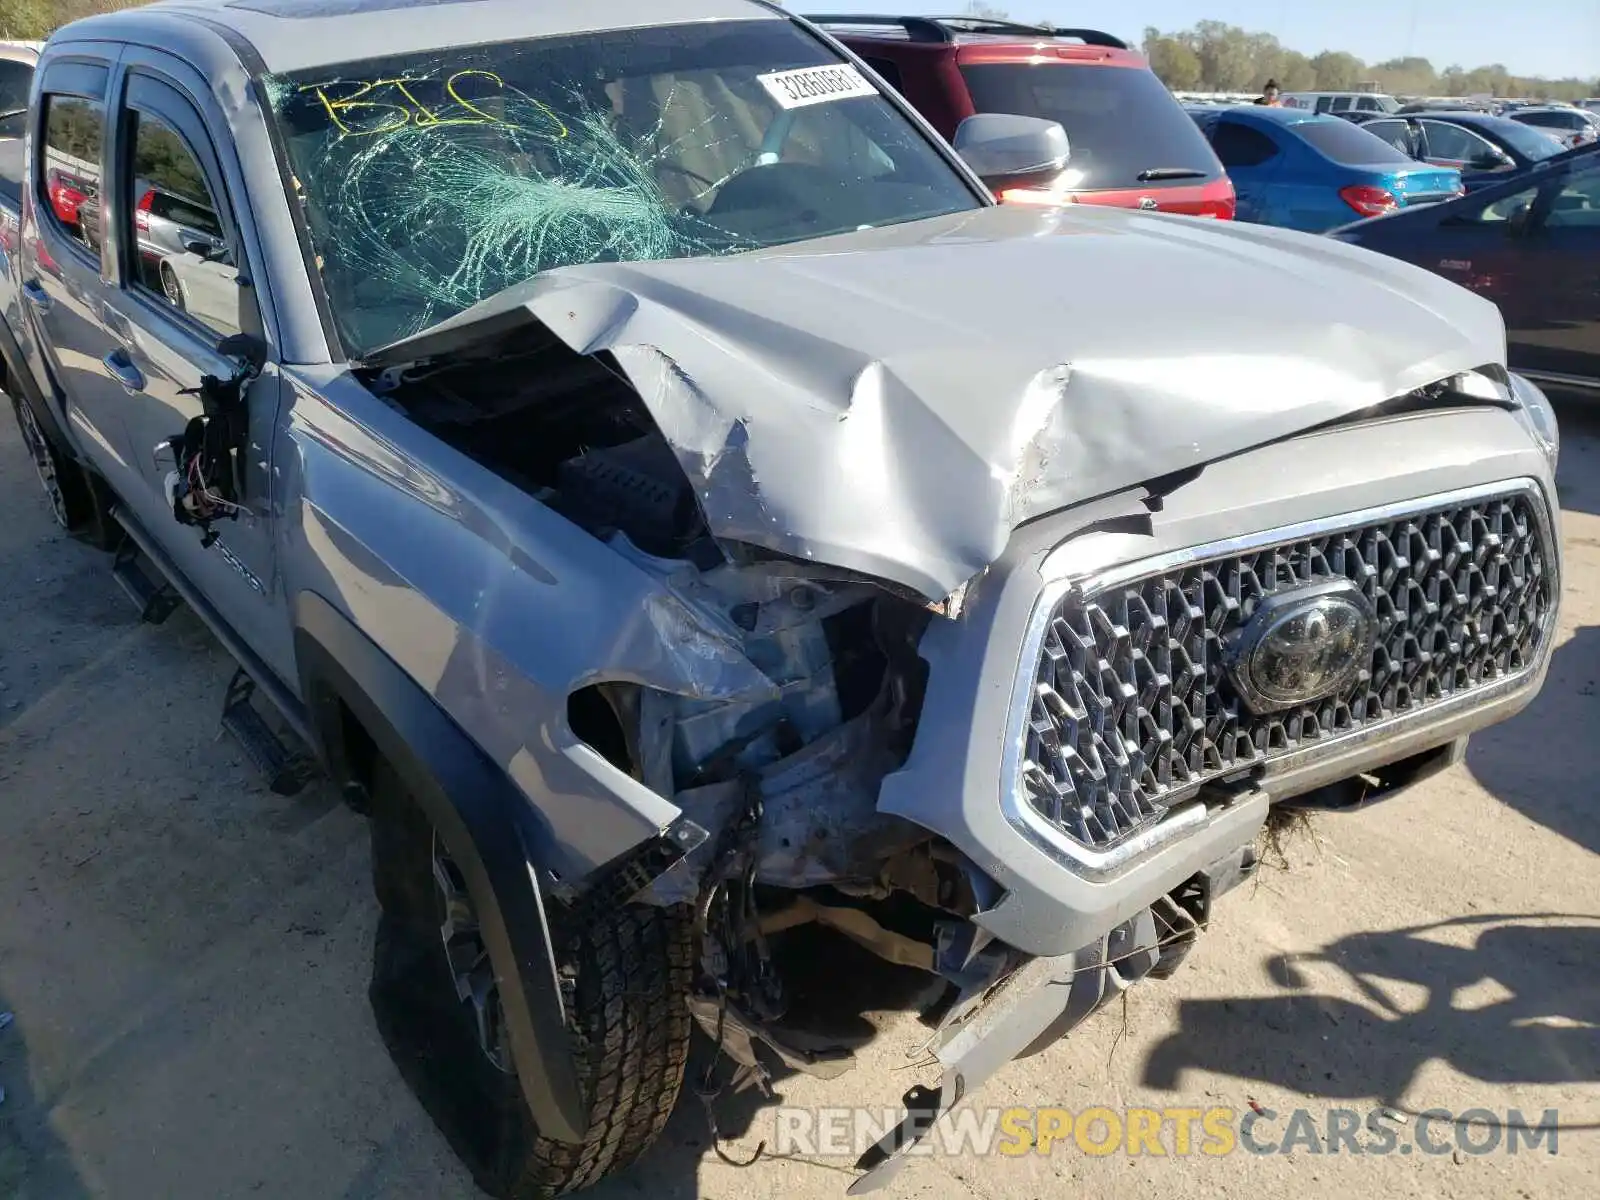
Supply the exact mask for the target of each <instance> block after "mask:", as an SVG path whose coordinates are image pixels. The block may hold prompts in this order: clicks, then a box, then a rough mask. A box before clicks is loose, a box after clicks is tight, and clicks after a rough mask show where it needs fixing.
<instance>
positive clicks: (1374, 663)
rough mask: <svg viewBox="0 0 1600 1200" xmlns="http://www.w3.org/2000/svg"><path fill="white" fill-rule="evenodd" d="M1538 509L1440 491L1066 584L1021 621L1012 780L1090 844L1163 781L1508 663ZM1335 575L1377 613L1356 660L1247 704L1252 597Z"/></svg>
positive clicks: (1197, 775)
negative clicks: (1244, 679) (1288, 700)
mask: <svg viewBox="0 0 1600 1200" xmlns="http://www.w3.org/2000/svg"><path fill="white" fill-rule="evenodd" d="M1538 503H1539V502H1538V501H1537V500H1536V499H1535V498H1534V495H1533V494H1532V493H1531V492H1525V491H1519V492H1516V493H1513V494H1506V495H1500V496H1493V497H1487V498H1481V497H1480V498H1471V499H1467V500H1458V501H1457V502H1455V503H1451V504H1448V505H1441V506H1440V507H1436V508H1431V509H1424V510H1422V511H1419V512H1415V513H1412V514H1410V515H1406V516H1400V517H1393V516H1388V515H1385V516H1384V517H1382V518H1381V519H1378V520H1369V521H1366V522H1360V523H1357V524H1354V525H1352V526H1348V527H1345V528H1342V529H1341V528H1334V529H1332V530H1330V531H1328V532H1321V531H1318V532H1317V533H1315V534H1314V535H1311V536H1307V537H1300V538H1298V539H1295V540H1285V541H1280V542H1277V543H1275V544H1268V545H1265V546H1262V547H1261V548H1251V549H1250V550H1248V551H1245V552H1242V553H1232V554H1228V555H1219V556H1216V557H1206V556H1205V554H1204V552H1203V551H1201V552H1200V553H1199V554H1197V555H1192V556H1189V561H1185V562H1183V563H1182V564H1180V565H1177V566H1173V567H1171V568H1170V569H1167V570H1161V571H1158V572H1156V573H1151V574H1148V575H1145V576H1142V577H1139V578H1135V579H1133V580H1131V581H1130V582H1119V583H1116V584H1115V585H1113V586H1104V587H1099V588H1098V590H1093V591H1090V592H1089V593H1088V594H1082V593H1079V592H1075V591H1074V592H1068V593H1067V594H1066V595H1065V596H1064V597H1063V598H1061V599H1060V600H1058V601H1056V602H1055V604H1054V605H1053V607H1052V608H1051V610H1050V612H1049V613H1048V615H1047V616H1045V615H1044V614H1041V617H1042V619H1043V621H1044V625H1043V629H1042V630H1041V629H1040V627H1039V624H1038V623H1037V622H1036V623H1035V625H1034V626H1033V630H1034V634H1033V638H1032V639H1030V645H1033V644H1037V645H1038V646H1039V651H1038V659H1037V671H1036V675H1035V678H1034V681H1033V682H1034V687H1033V689H1032V695H1031V700H1030V701H1029V702H1028V710H1027V712H1026V713H1025V715H1024V717H1023V719H1024V721H1025V726H1024V728H1023V729H1022V730H1021V731H1020V736H1021V739H1022V756H1021V765H1020V771H1019V775H1020V778H1018V779H1016V781H1015V784H1016V786H1018V787H1019V788H1020V789H1021V792H1022V796H1023V798H1024V800H1025V802H1026V803H1027V804H1028V805H1029V806H1031V808H1032V809H1033V811H1034V812H1036V813H1037V814H1038V815H1040V816H1042V817H1043V818H1044V819H1045V820H1046V821H1048V822H1049V823H1050V824H1051V825H1052V826H1053V827H1054V828H1056V829H1057V830H1059V831H1060V832H1061V833H1063V834H1065V835H1066V836H1067V837H1068V838H1071V839H1072V840H1073V841H1075V842H1077V843H1079V844H1080V845H1082V846H1084V847H1086V848H1089V849H1092V850H1103V849H1106V848H1109V847H1111V846H1114V845H1116V844H1117V843H1119V842H1121V841H1123V840H1125V839H1126V838H1128V837H1129V836H1131V835H1133V834H1135V833H1137V832H1139V831H1140V830H1142V829H1144V828H1146V827H1148V826H1150V825H1152V824H1153V823H1155V822H1156V821H1158V820H1159V819H1160V818H1161V816H1162V815H1163V814H1164V813H1165V812H1166V808H1167V803H1166V801H1167V800H1168V798H1169V797H1171V796H1172V794H1173V793H1175V792H1179V791H1183V790H1185V789H1190V788H1192V787H1193V786H1194V785H1197V784H1200V783H1203V782H1205V781H1206V780H1208V779H1214V778H1218V777H1221V776H1225V775H1230V774H1234V773H1236V772H1238V771H1240V770H1243V769H1247V768H1250V767H1252V766H1255V765H1257V764H1260V763H1264V762H1267V761H1269V760H1270V759H1271V758H1272V757H1273V756H1274V755H1277V754H1280V753H1285V752H1288V751H1290V750H1300V749H1304V748H1306V747H1307V746H1310V745H1314V744H1315V743H1317V742H1319V741H1326V740H1329V739H1332V738H1335V737H1338V736H1340V735H1343V734H1346V733H1349V732H1352V731H1355V730H1358V729H1361V728H1363V727H1367V726H1371V725H1373V724H1376V723H1379V722H1382V721H1387V720H1391V719H1394V718H1398V717H1404V716H1407V715H1410V714H1414V713H1418V712H1419V711H1420V710H1423V709H1425V708H1427V707H1428V706H1429V705H1432V704H1436V703H1439V702H1440V701H1443V700H1445V699H1447V698H1449V697H1452V696H1456V695H1459V694H1461V693H1464V692H1469V691H1471V690H1472V689H1474V688H1478V687H1482V686H1484V685H1486V684H1489V683H1491V682H1493V681H1495V680H1498V679H1502V678H1505V677H1507V676H1512V675H1516V674H1518V673H1520V672H1522V671H1523V670H1524V669H1526V668H1527V667H1529V666H1531V665H1532V664H1533V663H1534V662H1535V661H1536V660H1537V658H1538V655H1539V651H1540V649H1541V646H1542V642H1543V639H1544V638H1545V636H1546V635H1547V630H1546V624H1547V617H1548V616H1549V614H1550V612H1551V605H1552V603H1553V601H1554V584H1553V576H1554V572H1553V569H1552V567H1553V564H1552V563H1550V562H1549V561H1548V555H1549V553H1550V548H1549V547H1548V546H1547V545H1546V544H1545V542H1546V540H1547V538H1548V536H1549V535H1548V533H1547V526H1546V525H1545V524H1544V523H1543V522H1542V521H1541V519H1540V514H1541V511H1542V510H1541V509H1539V508H1538V507H1536V505H1538ZM1291 532H1293V531H1291ZM1338 579H1347V580H1350V581H1351V582H1353V583H1354V584H1356V585H1357V586H1358V587H1359V588H1360V589H1361V591H1362V593H1363V594H1364V595H1365V596H1366V598H1367V600H1368V601H1369V602H1370V603H1371V604H1372V606H1373V608H1374V610H1375V611H1376V613H1377V616H1378V636H1377V642H1376V646H1375V649H1374V650H1373V653H1372V660H1371V663H1370V664H1369V665H1368V667H1367V669H1366V670H1365V671H1364V672H1363V673H1362V675H1361V676H1360V678H1359V679H1358V680H1357V681H1356V683H1354V684H1353V685H1352V686H1351V687H1350V688H1348V689H1346V691H1345V692H1344V693H1343V694H1339V695H1335V696H1331V697H1329V698H1327V699H1325V700H1321V701H1317V702H1315V703H1312V704H1308V705H1304V706H1301V707H1297V708H1290V709H1288V710H1285V711H1279V712H1274V713H1269V714H1265V715H1257V714H1255V713H1252V712H1251V711H1250V710H1249V709H1248V708H1246V707H1245V705H1244V704H1243V702H1242V701H1241V700H1240V698H1239V697H1238V696H1237V695H1236V694H1235V692H1234V689H1233V686H1232V683H1231V681H1230V679H1229V677H1228V673H1227V671H1226V670H1225V667H1224V656H1225V651H1226V649H1227V647H1228V646H1229V644H1230V643H1231V642H1232V640H1233V639H1234V638H1236V637H1237V635H1238V633H1239V631H1240V628H1241V626H1242V625H1243V624H1244V623H1245V621H1247V620H1248V619H1249V617H1250V614H1251V612H1252V611H1253V610H1254V608H1255V606H1256V604H1257V603H1258V602H1259V601H1260V600H1261V598H1262V597H1264V596H1267V595H1270V594H1271V593H1273V592H1276V591H1281V590H1283V589H1285V588H1291V587H1298V586H1301V585H1303V584H1308V583H1313V582H1317V581H1324V580H1338ZM1094 586H1096V585H1091V587H1094Z"/></svg>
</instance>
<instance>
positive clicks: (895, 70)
mask: <svg viewBox="0 0 1600 1200" xmlns="http://www.w3.org/2000/svg"><path fill="white" fill-rule="evenodd" d="M807 19H808V20H809V21H811V22H812V23H813V24H816V25H820V26H822V27H823V28H825V29H826V30H827V32H828V33H829V34H831V35H832V36H833V37H835V38H837V39H838V40H839V41H841V42H843V43H844V44H845V45H846V46H848V47H849V48H850V49H851V50H853V51H855V52H856V54H858V55H860V56H861V57H862V58H863V59H865V60H866V62H867V65H868V66H870V67H872V69H873V70H875V71H877V72H878V74H879V75H881V76H883V78H884V80H885V81H887V82H888V83H889V84H890V85H891V86H893V87H894V88H896V89H897V90H898V91H899V92H900V93H901V94H902V95H904V96H905V97H906V99H907V100H909V101H910V102H911V103H912V104H913V105H915V106H916V108H917V109H918V110H919V111H920V112H921V113H922V115H923V116H924V117H926V118H927V119H928V121H929V122H930V123H931V124H932V125H933V126H934V128H935V129H937V130H938V131H939V132H940V133H941V134H942V135H944V137H946V138H951V137H953V136H954V135H955V131H956V126H957V125H959V124H961V122H962V121H964V120H965V119H966V118H968V117H970V116H972V115H973V114H974V113H1021V114H1023V115H1024V116H1030V117H1044V118H1046V119H1048V120H1052V121H1059V122H1060V123H1061V125H1062V127H1063V128H1065V129H1066V131H1067V137H1068V139H1069V140H1070V142H1071V145H1072V160H1071V162H1070V163H1069V164H1068V166H1067V169H1066V171H1065V172H1064V174H1063V176H1062V178H1061V180H1060V181H1059V183H1058V185H1057V188H1058V192H1057V193H1053V194H1055V195H1059V192H1060V191H1065V192H1067V193H1070V195H1071V198H1072V199H1073V200H1076V201H1077V202H1078V203H1080V204H1110V205H1117V206H1119V207H1123V208H1146V209H1149V208H1157V209H1160V210H1162V211H1163V212H1175V213H1188V214H1190V215H1192V216H1197V217H1220V218H1223V219H1227V218H1231V217H1232V216H1233V206H1234V195H1233V184H1232V183H1230V182H1229V181H1228V176H1227V174H1226V172H1224V170H1223V168H1222V164H1221V163H1220V162H1218V161H1217V156H1216V155H1215V154H1214V153H1212V150H1211V147H1210V145H1209V144H1208V143H1207V142H1206V140H1205V138H1204V137H1203V136H1202V135H1201V134H1200V132H1199V130H1198V129H1196V128H1195V123H1194V122H1193V121H1191V120H1190V119H1189V117H1188V116H1187V115H1186V114H1185V113H1184V111H1183V109H1182V107H1180V106H1179V104H1178V101H1177V100H1176V99H1175V98H1174V97H1173V95H1172V93H1171V92H1169V91H1167V89H1166V87H1165V86H1164V85H1163V84H1162V83H1161V81H1160V80H1159V79H1157V78H1156V77H1155V75H1154V74H1153V73H1152V72H1151V70H1150V68H1149V66H1148V65H1147V64H1146V63H1145V61H1144V59H1143V58H1142V57H1141V56H1139V55H1138V54H1135V53H1134V52H1133V51H1132V50H1130V49H1129V48H1128V44H1127V43H1126V42H1123V41H1121V40H1120V39H1118V38H1115V37H1112V36H1111V35H1110V34H1108V33H1100V32H1098V31H1097V30H1093V29H1055V28H1052V27H1050V26H1045V25H1018V24H1013V23H1012V22H1009V21H990V20H985V19H982V18H978V17H887V16H862V15H855V14H847V15H826V16H808V17H807ZM1037 198H1039V194H1038V193H1029V194H1022V195H1018V194H1013V193H1010V192H1008V193H1006V194H1004V195H1003V196H1002V197H1001V199H1003V200H1023V201H1026V200H1029V199H1037Z"/></svg>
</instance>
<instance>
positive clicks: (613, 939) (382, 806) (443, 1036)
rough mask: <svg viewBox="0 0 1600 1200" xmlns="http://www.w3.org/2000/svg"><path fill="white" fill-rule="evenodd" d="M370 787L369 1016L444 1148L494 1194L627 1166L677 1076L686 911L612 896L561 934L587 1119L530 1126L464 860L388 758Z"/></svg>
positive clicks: (684, 1039)
mask: <svg viewBox="0 0 1600 1200" xmlns="http://www.w3.org/2000/svg"><path fill="white" fill-rule="evenodd" d="M371 796H372V807H371V821H372V825H371V833H372V867H373V884H374V889H375V891H376V892H377V896H378V902H379V905H380V907H381V909H382V916H381V918H380V921H379V925H378V935H377V941H376V945H375V947H374V952H373V969H372V986H371V989H370V992H369V996H370V999H371V1002H372V1008H373V1014H374V1016H375V1018H376V1020H377V1023H378V1028H379V1031H380V1033H381V1034H382V1036H383V1039H384V1042H385V1044H386V1045H387V1046H388V1048H389V1052H390V1054H391V1055H392V1056H393V1057H394V1060H395V1063H396V1065H398V1066H399V1068H400V1072H401V1074H402V1075H403V1076H404V1077H405V1079H406V1082H407V1084H409V1085H410V1087H411V1089H412V1091H413V1092H415V1093H416V1095H417V1098H418V1099H419V1100H420V1101H421V1102H422V1105H423V1107H424V1108H425V1109H427V1111H428V1114H429V1116H431V1117H432V1118H433V1120H434V1122H435V1124H437V1125H438V1126H439V1128H440V1130H441V1132H443V1133H444V1135H445V1137H446V1139H447V1140H448V1141H449V1142H450V1145H451V1148H452V1149H454V1150H455V1152H456V1154H457V1155H459V1156H460V1157H461V1159H462V1160H463V1161H464V1162H465V1163H466V1165H467V1166H468V1168H469V1169H470V1170H471V1171H472V1175H473V1178H474V1179H475V1180H476V1181H477V1183H478V1186H479V1187H481V1188H482V1189H483V1190H484V1191H486V1192H488V1193H489V1194H490V1195H492V1196H495V1197H498V1198H501V1200H535V1198H541V1200H542V1198H544V1197H553V1196H561V1195H565V1194H566V1193H569V1192H573V1191H577V1190H579V1189H581V1188H585V1187H589V1186H591V1185H592V1184H595V1183H597V1182H599V1180H600V1179H601V1178H602V1177H603V1176H606V1175H609V1174H611V1173H613V1172H615V1171H618V1170H621V1169H622V1168H624V1167H626V1166H628V1165H629V1164H630V1163H632V1162H633V1161H634V1160H635V1159H636V1158H638V1156H639V1155H640V1154H642V1153H643V1152H644V1151H645V1149H646V1148H647V1147H649V1146H650V1144H651V1143H652V1142H654V1141H655V1139H656V1138H657V1137H658V1136H659V1135H660V1133H661V1130H662V1128H663V1127H664V1126H665V1125H666V1122H667V1118H668V1116H670V1115H671V1113H672V1109H673V1106H674V1105H675V1104H676V1103H677V1098H678V1090H679V1087H680V1085H681V1084H682V1082H683V1072H684V1063H685V1061H686V1060H687V1057H688V1049H689V1037H690V1019H689V1010H688V1006H687V1001H686V998H687V996H688V992H689V988H690V984H691V982H692V962H693V932H692V924H691V921H690V919H689V917H688V915H687V912H686V910H682V909H657V908H646V907H626V908H618V909H615V910H613V911H611V912H609V913H603V914H601V915H599V916H597V917H596V918H595V919H594V921H593V923H592V924H590V925H589V926H587V927H585V928H578V929H573V930H570V931H567V932H566V934H565V936H564V937H562V939H561V944H560V945H558V947H557V959H558V963H559V966H560V969H561V975H562V991H563V997H562V998H563V1003H564V1005H565V1007H566V1011H567V1015H568V1022H569V1026H568V1033H569V1036H570V1038H571V1045H572V1049H573V1053H574V1055H575V1057H576V1061H577V1065H578V1073H579V1079H580V1085H581V1086H582V1088H583V1094H584V1098H585V1100H586V1102H587V1103H588V1105H589V1111H590V1124H589V1132H588V1136H587V1138H586V1140H585V1141H584V1142H583V1143H582V1144H572V1143H567V1142H559V1141H555V1140H553V1139H551V1138H546V1137H542V1136H540V1134H539V1131H538V1129H537V1128H536V1127H535V1126H534V1124H533V1119H532V1116H531V1114H530V1113H529V1111H528V1106H527V1103H526V1101H525V1100H524V1099H523V1096H522V1087H521V1084H520V1083H519V1082H518V1078H517V1074H516V1067H515V1064H514V1063H513V1061H512V1056H511V1051H510V1046H509V1045H508V1043H507V1040H506V1036H505V1021H504V1018H503V1014H502V1010H501V1007H500V1005H501V1000H500V993H499V988H498V987H497V986H496V984H495V979H494V972H493V969H492V967H491V965H490V962H489V954H488V950H487V948H486V947H485V945H484V943H483V940H482V938H481V937H480V936H479V932H478V923H477V916H476V913H475V912H474V910H473V905H472V901H471V899H470V897H469V896H468V895H467V889H466V887H465V884H464V881H463V879H462V875H461V872H460V870H459V869H458V868H457V867H456V865H455V863H454V862H453V861H452V859H451V857H450V855H449V853H448V851H447V850H446V849H445V847H444V846H443V844H442V842H441V840H440V839H439V837H438V835H437V834H436V833H435V831H434V830H433V828H432V827H431V826H430V825H429V823H428V820H427V818H426V816H425V815H424V814H423V812H422V810H421V809H420V808H419V807H418V806H417V804H416V802H415V801H414V800H413V799H412V798H411V796H410V795H409V794H408V793H407V791H406V790H405V788H404V786H403V785H402V784H401V783H400V781H399V779H398V777H397V776H396V775H395V774H394V772H393V770H392V769H391V768H389V767H388V766H387V765H386V764H379V767H378V770H377V772H376V778H375V779H374V781H373V787H372V789H371Z"/></svg>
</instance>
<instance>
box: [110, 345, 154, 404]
mask: <svg viewBox="0 0 1600 1200" xmlns="http://www.w3.org/2000/svg"><path fill="white" fill-rule="evenodd" d="M100 364H101V365H102V366H103V367H105V369H106V374H107V375H109V376H111V378H113V379H115V380H116V381H117V382H118V383H120V384H121V385H122V389H123V391H125V392H127V393H128V395H130V396H132V395H134V394H136V393H138V392H142V391H144V372H143V371H141V370H139V368H138V367H136V366H134V365H133V363H132V362H130V361H129V360H128V356H127V355H126V354H124V353H123V352H122V351H121V350H113V351H112V352H111V353H110V354H108V355H106V356H105V357H104V358H102V359H101V360H100Z"/></svg>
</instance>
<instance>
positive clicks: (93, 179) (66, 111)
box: [39, 96, 106, 253]
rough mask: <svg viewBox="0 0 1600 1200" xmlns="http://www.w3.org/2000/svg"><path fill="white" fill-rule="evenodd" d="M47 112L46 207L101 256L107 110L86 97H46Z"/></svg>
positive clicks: (43, 160)
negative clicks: (102, 154) (102, 168)
mask: <svg viewBox="0 0 1600 1200" xmlns="http://www.w3.org/2000/svg"><path fill="white" fill-rule="evenodd" d="M44 106H45V107H44V146H43V148H42V150H41V162H40V166H41V172H40V176H39V190H40V193H41V194H40V196H39V200H40V202H41V206H42V208H43V209H44V211H45V212H46V213H48V214H49V219H50V220H52V221H53V223H54V224H55V225H56V226H57V227H58V228H60V229H62V230H63V231H64V232H66V233H67V234H69V235H70V236H72V237H74V238H76V239H78V240H79V241H81V242H82V243H83V244H84V245H85V246H87V247H89V248H90V249H91V250H93V251H94V252H95V253H98V252H99V249H100V242H101V227H100V220H101V214H102V206H101V204H100V148H101V145H102V143H103V142H104V139H105V126H106V110H105V108H104V106H103V105H101V104H100V103H99V102H98V101H96V100H85V99H84V98H83V97H81V96H46V97H44Z"/></svg>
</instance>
